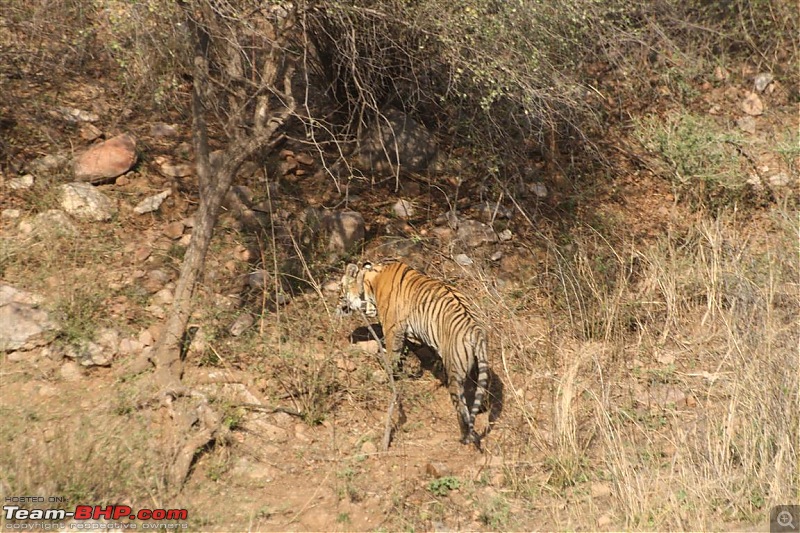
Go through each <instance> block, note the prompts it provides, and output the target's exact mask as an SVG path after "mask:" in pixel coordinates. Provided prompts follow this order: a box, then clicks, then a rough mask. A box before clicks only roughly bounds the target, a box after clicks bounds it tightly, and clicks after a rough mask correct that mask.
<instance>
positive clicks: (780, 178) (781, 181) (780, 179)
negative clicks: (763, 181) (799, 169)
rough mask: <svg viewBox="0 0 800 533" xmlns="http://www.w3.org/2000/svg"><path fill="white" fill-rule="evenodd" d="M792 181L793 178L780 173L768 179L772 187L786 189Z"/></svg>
mask: <svg viewBox="0 0 800 533" xmlns="http://www.w3.org/2000/svg"><path fill="white" fill-rule="evenodd" d="M791 181H792V180H791V178H790V177H789V175H788V174H786V173H785V172H779V173H777V174H773V175H772V176H770V177H769V178H767V182H768V183H769V185H770V187H786V186H787V185H789V184H790V183H791Z"/></svg>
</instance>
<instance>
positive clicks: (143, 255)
mask: <svg viewBox="0 0 800 533" xmlns="http://www.w3.org/2000/svg"><path fill="white" fill-rule="evenodd" d="M151 253H153V251H152V250H151V249H150V247H149V246H140V247H138V248H137V249H136V251H135V252H133V260H134V261H136V262H137V263H141V262H143V261H146V260H147V258H148V257H150V254H151Z"/></svg>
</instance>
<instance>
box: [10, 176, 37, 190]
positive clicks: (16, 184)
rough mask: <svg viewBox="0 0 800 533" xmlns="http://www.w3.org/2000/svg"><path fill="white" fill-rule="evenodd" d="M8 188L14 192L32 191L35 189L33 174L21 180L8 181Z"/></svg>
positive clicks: (12, 179)
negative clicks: (31, 189)
mask: <svg viewBox="0 0 800 533" xmlns="http://www.w3.org/2000/svg"><path fill="white" fill-rule="evenodd" d="M8 187H9V188H10V189H13V190H23V189H30V188H31V187H33V174H25V175H24V176H20V177H19V178H11V179H10V180H8Z"/></svg>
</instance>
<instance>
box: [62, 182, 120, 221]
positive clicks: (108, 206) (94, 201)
mask: <svg viewBox="0 0 800 533" xmlns="http://www.w3.org/2000/svg"><path fill="white" fill-rule="evenodd" d="M61 207H62V208H63V209H64V211H66V212H67V213H69V214H71V215H75V216H76V217H78V218H83V219H88V220H95V221H98V222H100V221H104V220H110V219H111V217H113V216H114V215H115V214H116V213H117V206H116V205H114V202H113V201H111V199H110V198H109V197H108V196H106V195H105V194H103V193H101V192H100V191H98V190H97V189H95V188H94V187H93V186H92V185H90V184H88V183H77V182H76V183H67V184H66V185H62V186H61Z"/></svg>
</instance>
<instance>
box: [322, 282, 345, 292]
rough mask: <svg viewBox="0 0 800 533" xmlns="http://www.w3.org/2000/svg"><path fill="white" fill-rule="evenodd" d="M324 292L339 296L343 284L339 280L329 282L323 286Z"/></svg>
mask: <svg viewBox="0 0 800 533" xmlns="http://www.w3.org/2000/svg"><path fill="white" fill-rule="evenodd" d="M322 290H323V291H325V292H329V293H332V294H338V293H339V291H341V290H342V282H341V281H339V280H332V281H328V282H327V283H325V284H324V285H323V286H322Z"/></svg>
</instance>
